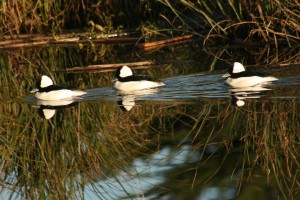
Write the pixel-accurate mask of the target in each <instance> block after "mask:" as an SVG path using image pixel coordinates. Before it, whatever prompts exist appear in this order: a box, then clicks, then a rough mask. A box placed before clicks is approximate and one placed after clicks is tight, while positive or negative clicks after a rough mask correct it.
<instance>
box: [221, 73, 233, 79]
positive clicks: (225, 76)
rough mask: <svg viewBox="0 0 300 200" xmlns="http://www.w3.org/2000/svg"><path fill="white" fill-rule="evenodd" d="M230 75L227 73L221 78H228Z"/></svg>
mask: <svg viewBox="0 0 300 200" xmlns="http://www.w3.org/2000/svg"><path fill="white" fill-rule="evenodd" d="M230 76H231V75H230V74H229V73H228V72H227V73H226V74H224V75H223V76H222V77H223V78H228V77H230Z"/></svg>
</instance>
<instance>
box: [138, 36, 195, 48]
mask: <svg viewBox="0 0 300 200" xmlns="http://www.w3.org/2000/svg"><path fill="white" fill-rule="evenodd" d="M194 37H195V35H193V34H191V35H185V36H180V37H175V38H170V39H166V40H161V41H156V42H149V43H143V44H139V45H138V47H139V48H141V49H143V50H152V49H155V48H161V47H165V46H167V45H171V44H179V43H185V42H188V41H190V40H191V39H193V38H194Z"/></svg>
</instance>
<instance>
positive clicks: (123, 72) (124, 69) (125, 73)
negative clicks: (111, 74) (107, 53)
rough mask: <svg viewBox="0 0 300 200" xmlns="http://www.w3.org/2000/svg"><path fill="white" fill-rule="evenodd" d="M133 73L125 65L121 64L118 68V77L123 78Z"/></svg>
mask: <svg viewBox="0 0 300 200" xmlns="http://www.w3.org/2000/svg"><path fill="white" fill-rule="evenodd" d="M132 75H133V73H132V71H131V69H130V68H129V67H127V66H123V67H122V68H121V70H120V77H122V78H124V77H127V76H132Z"/></svg>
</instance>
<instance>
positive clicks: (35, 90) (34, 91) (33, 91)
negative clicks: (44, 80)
mask: <svg viewBox="0 0 300 200" xmlns="http://www.w3.org/2000/svg"><path fill="white" fill-rule="evenodd" d="M38 91H39V89H37V88H35V89H33V90H31V91H30V93H36V92H38Z"/></svg>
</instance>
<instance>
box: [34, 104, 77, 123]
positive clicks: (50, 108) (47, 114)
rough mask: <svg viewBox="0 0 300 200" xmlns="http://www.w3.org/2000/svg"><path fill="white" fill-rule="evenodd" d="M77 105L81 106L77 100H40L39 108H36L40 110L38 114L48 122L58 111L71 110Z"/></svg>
mask: <svg viewBox="0 0 300 200" xmlns="http://www.w3.org/2000/svg"><path fill="white" fill-rule="evenodd" d="M77 104H79V102H78V101H75V100H52V101H44V100H38V101H37V106H34V107H36V108H38V114H39V116H40V117H41V118H43V119H47V120H48V119H51V118H52V117H53V116H54V115H55V113H56V110H60V109H65V108H69V107H72V106H75V105H77Z"/></svg>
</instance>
